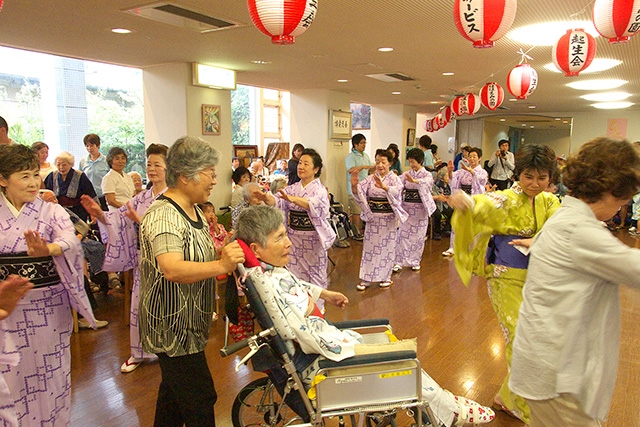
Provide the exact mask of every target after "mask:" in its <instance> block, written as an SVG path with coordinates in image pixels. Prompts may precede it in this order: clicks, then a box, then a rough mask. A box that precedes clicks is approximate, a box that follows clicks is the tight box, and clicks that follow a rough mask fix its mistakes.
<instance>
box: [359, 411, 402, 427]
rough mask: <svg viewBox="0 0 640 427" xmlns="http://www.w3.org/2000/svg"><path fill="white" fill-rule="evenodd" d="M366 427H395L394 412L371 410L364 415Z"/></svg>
mask: <svg viewBox="0 0 640 427" xmlns="http://www.w3.org/2000/svg"><path fill="white" fill-rule="evenodd" d="M366 417H367V418H366V422H365V423H366V424H367V427H387V426H389V427H397V425H398V424H397V423H396V414H392V413H384V412H371V413H368V414H367V415H366Z"/></svg>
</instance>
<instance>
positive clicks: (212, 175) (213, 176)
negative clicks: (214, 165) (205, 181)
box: [199, 171, 218, 182]
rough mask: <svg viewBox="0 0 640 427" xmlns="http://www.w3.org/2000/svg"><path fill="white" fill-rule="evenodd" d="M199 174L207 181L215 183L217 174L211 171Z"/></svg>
mask: <svg viewBox="0 0 640 427" xmlns="http://www.w3.org/2000/svg"><path fill="white" fill-rule="evenodd" d="M199 173H201V174H202V175H204V176H206V177H207V178H209V180H210V181H211V182H213V181H215V180H216V178H218V174H217V173H215V172H213V171H211V173H206V172H205V171H200V172H199Z"/></svg>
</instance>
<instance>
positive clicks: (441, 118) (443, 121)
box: [436, 111, 449, 129]
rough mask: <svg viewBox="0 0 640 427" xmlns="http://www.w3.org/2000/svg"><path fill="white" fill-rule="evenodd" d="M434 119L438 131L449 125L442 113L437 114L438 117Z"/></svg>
mask: <svg viewBox="0 0 640 427" xmlns="http://www.w3.org/2000/svg"><path fill="white" fill-rule="evenodd" d="M436 119H437V120H438V129H443V128H445V127H447V125H448V124H449V121H448V120H447V118H446V117H445V116H444V114H443V112H442V111H440V112H439V113H438V115H437V116H436Z"/></svg>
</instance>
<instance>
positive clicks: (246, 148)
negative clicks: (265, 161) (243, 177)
mask: <svg viewBox="0 0 640 427" xmlns="http://www.w3.org/2000/svg"><path fill="white" fill-rule="evenodd" d="M233 156H234V157H237V158H238V159H239V160H240V166H244V167H245V168H248V167H249V165H251V161H252V160H253V159H255V158H256V157H258V146H257V145H234V146H233Z"/></svg>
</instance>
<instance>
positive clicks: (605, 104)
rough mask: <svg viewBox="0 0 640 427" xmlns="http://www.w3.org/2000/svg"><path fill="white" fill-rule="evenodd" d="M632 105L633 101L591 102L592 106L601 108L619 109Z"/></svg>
mask: <svg viewBox="0 0 640 427" xmlns="http://www.w3.org/2000/svg"><path fill="white" fill-rule="evenodd" d="M632 105H633V102H600V103H598V104H591V106H592V107H595V108H600V109H602V110H620V109H623V108H629V107H631V106H632Z"/></svg>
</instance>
